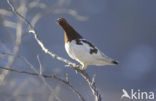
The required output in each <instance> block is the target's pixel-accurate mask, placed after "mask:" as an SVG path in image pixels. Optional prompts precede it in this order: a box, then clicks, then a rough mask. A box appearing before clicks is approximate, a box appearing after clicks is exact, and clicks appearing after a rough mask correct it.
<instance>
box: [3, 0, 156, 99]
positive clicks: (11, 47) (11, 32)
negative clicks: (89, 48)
mask: <svg viewBox="0 0 156 101" xmlns="http://www.w3.org/2000/svg"><path fill="white" fill-rule="evenodd" d="M10 1H11V3H12V4H13V5H14V7H16V9H17V11H18V12H19V13H20V14H22V15H23V16H25V17H26V18H27V19H28V20H29V21H30V22H31V23H32V25H33V26H34V27H35V29H36V31H37V34H38V36H39V39H40V40H41V41H42V42H43V43H44V45H45V47H46V48H48V49H49V51H52V52H54V53H56V54H58V55H59V56H61V57H64V58H67V59H69V60H71V59H70V58H69V57H68V55H67V53H66V52H65V49H64V34H63V30H62V29H61V28H60V27H59V26H58V24H56V19H57V18H58V17H64V18H66V19H67V20H68V22H69V23H70V24H71V25H72V26H73V27H74V28H75V29H76V30H77V31H78V32H79V33H80V34H81V35H82V36H84V38H86V39H88V40H90V41H91V42H92V43H94V45H96V46H97V47H98V48H99V49H101V50H102V51H103V52H104V53H105V54H106V55H108V56H110V57H112V58H114V59H116V60H118V61H119V65H118V66H104V67H102V66H101V67H97V66H89V67H88V68H87V72H88V74H89V75H90V77H93V76H94V75H96V77H95V81H96V86H97V89H98V91H99V93H100V94H101V95H102V101H123V99H121V98H120V97H121V95H122V89H123V88H124V89H126V90H127V91H130V89H135V90H136V91H137V90H138V89H140V90H141V91H146V92H150V91H152V92H155V93H156V80H155V77H156V68H155V66H156V6H155V4H156V1H155V0H98V1H96V0H77V1H75V0H10ZM19 56H22V57H25V58H26V59H27V60H28V61H29V63H30V64H31V65H32V66H33V67H34V68H35V69H36V70H37V71H39V66H40V64H39V61H40V63H41V64H42V67H43V68H42V69H43V73H44V74H48V75H52V74H55V75H57V76H58V77H60V78H62V79H64V78H65V74H66V73H67V74H68V76H69V80H70V82H71V84H72V85H73V87H74V88H75V89H77V90H78V91H79V92H80V93H81V94H82V95H83V96H84V98H85V99H86V100H87V101H93V99H94V97H93V95H92V93H91V90H90V89H89V87H88V85H87V83H86V82H85V80H84V79H83V78H82V77H81V76H80V75H79V73H76V72H75V71H74V70H72V69H70V68H65V64H64V63H62V62H60V61H58V60H55V59H53V58H51V57H50V56H49V55H47V54H45V53H44V52H43V51H42V50H41V48H40V46H39V45H38V44H37V42H36V41H35V39H34V36H33V35H32V34H30V33H28V26H27V25H25V24H24V22H23V21H22V20H20V19H19V18H18V17H17V16H16V15H15V14H13V13H12V12H11V8H10V7H9V5H8V4H7V2H6V0H1V1H0V66H3V67H11V68H14V69H17V70H24V71H29V72H33V71H32V69H31V68H30V65H28V64H27V63H25V62H24V61H23V59H21V58H20V57H19ZM37 57H38V58H37ZM71 61H73V60H71ZM73 62H75V61H73ZM76 63H77V62H76ZM47 85H48V86H47ZM125 100H126V101H128V99H125ZM0 101H79V99H78V97H77V96H76V95H75V94H74V93H73V92H72V90H71V89H69V88H68V87H67V86H66V85H64V84H62V83H60V82H58V81H56V80H54V79H45V82H43V80H41V78H39V77H34V76H30V75H25V74H18V73H15V72H8V71H5V70H0ZM133 101H134V100H133Z"/></svg>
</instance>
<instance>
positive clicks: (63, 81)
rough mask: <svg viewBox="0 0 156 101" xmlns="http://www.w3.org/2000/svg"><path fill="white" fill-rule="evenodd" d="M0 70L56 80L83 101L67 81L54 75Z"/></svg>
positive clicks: (4, 68)
mask: <svg viewBox="0 0 156 101" xmlns="http://www.w3.org/2000/svg"><path fill="white" fill-rule="evenodd" d="M0 69H3V70H7V71H12V72H16V73H21V74H27V75H32V76H42V77H44V78H50V79H55V80H57V81H59V82H62V83H64V84H66V85H67V86H68V87H69V88H71V89H72V91H73V92H74V93H76V94H77V95H78V96H79V98H80V99H81V101H85V100H84V98H83V96H82V95H81V94H80V93H79V92H78V91H77V90H76V89H74V88H73V86H72V85H71V84H70V83H69V82H68V81H66V80H63V79H61V78H59V77H57V76H56V75H46V74H40V73H32V72H27V71H19V70H16V69H12V68H6V67H1V66H0Z"/></svg>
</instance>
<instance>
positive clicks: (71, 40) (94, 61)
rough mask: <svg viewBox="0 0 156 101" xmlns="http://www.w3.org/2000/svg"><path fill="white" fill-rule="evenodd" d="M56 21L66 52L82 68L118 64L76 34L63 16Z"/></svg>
mask: <svg viewBox="0 0 156 101" xmlns="http://www.w3.org/2000/svg"><path fill="white" fill-rule="evenodd" d="M57 23H58V24H59V25H60V26H61V27H62V28H63V30H64V36H65V50H66V52H67V53H68V55H69V56H70V57H71V58H72V59H74V60H76V61H78V62H79V63H80V64H81V65H82V68H81V69H82V70H85V69H86V68H87V66H88V65H96V66H104V65H116V64H118V63H117V62H116V61H114V60H112V59H111V58H109V57H107V56H106V55H104V53H102V52H101V51H100V50H99V49H98V48H97V47H95V46H94V45H93V44H92V43H90V42H89V41H87V40H86V39H84V38H83V37H82V36H81V35H80V34H78V33H77V32H76V31H75V30H74V28H72V26H71V25H69V24H68V22H67V21H66V20H65V19H64V18H58V19H57Z"/></svg>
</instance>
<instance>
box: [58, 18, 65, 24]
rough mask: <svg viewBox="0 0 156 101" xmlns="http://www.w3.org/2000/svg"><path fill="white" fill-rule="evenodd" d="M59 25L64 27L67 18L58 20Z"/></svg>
mask: <svg viewBox="0 0 156 101" xmlns="http://www.w3.org/2000/svg"><path fill="white" fill-rule="evenodd" d="M57 23H58V24H59V25H61V26H62V25H65V24H66V23H67V21H66V19H65V18H58V19H57Z"/></svg>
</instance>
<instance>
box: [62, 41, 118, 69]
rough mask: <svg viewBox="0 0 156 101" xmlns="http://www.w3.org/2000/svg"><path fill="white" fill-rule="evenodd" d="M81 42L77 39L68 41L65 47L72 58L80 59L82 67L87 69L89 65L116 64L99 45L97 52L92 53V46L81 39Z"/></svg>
mask: <svg viewBox="0 0 156 101" xmlns="http://www.w3.org/2000/svg"><path fill="white" fill-rule="evenodd" d="M83 40H84V39H83ZM80 42H81V43H82V45H79V44H77V43H76V41H75V40H72V41H71V42H67V43H65V49H66V51H67V53H68V55H69V56H70V57H71V58H72V59H74V60H76V61H78V62H79V63H80V64H81V65H82V66H83V67H82V69H86V68H87V66H88V65H96V66H104V65H115V63H114V62H113V60H112V59H110V58H108V57H107V56H106V55H104V54H103V53H102V52H101V51H100V50H99V49H98V48H97V47H96V49H97V50H98V51H97V53H93V54H90V50H91V49H92V47H90V45H89V44H87V43H84V42H83V41H81V40H80Z"/></svg>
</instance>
